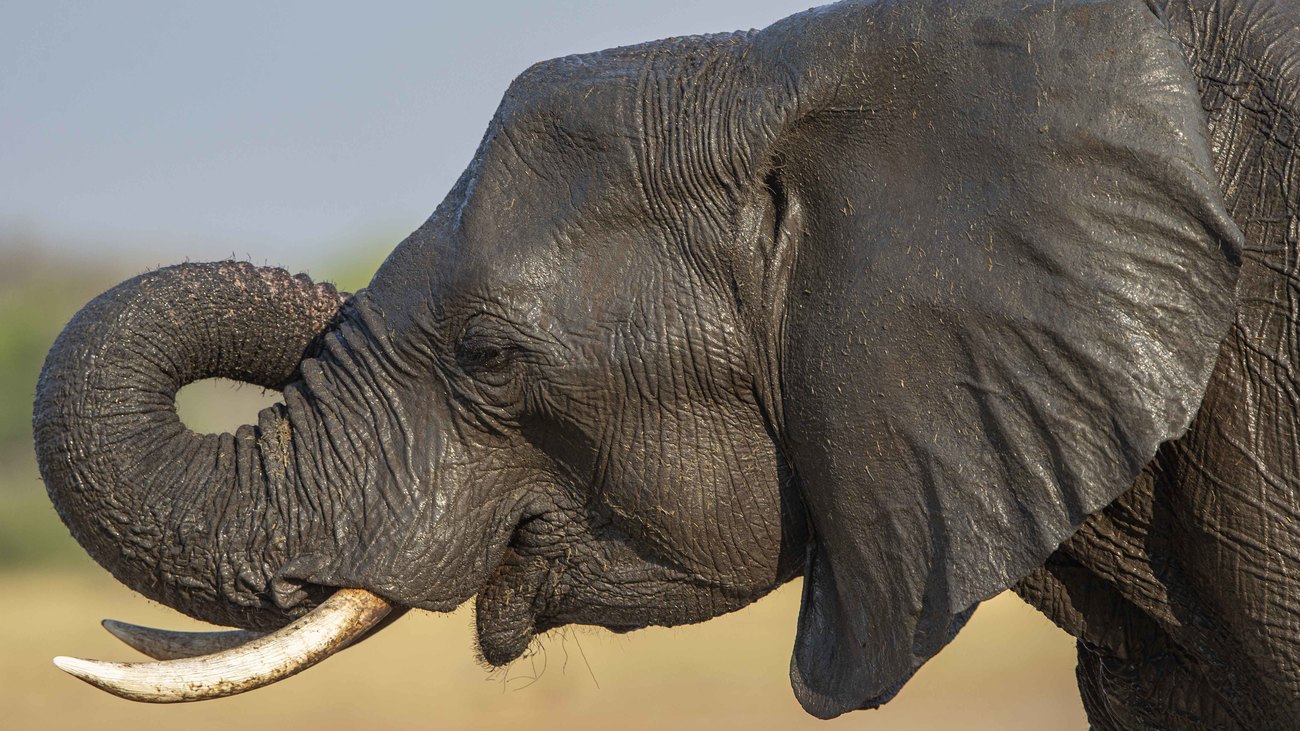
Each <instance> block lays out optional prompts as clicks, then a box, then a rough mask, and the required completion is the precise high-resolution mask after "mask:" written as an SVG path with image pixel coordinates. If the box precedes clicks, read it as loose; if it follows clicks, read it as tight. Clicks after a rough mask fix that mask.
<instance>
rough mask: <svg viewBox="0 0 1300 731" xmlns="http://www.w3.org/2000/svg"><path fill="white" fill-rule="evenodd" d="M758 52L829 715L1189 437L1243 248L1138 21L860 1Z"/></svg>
mask: <svg viewBox="0 0 1300 731" xmlns="http://www.w3.org/2000/svg"><path fill="white" fill-rule="evenodd" d="M753 44H754V45H753V47H752V48H751V49H750V53H751V54H753V55H754V58H756V59H758V61H757V63H760V64H764V65H766V67H767V68H768V71H769V73H772V74H773V78H779V79H781V82H780V83H778V84H775V85H774V88H779V89H781V90H783V91H782V93H784V94H785V95H786V96H785V98H786V99H787V100H789V102H788V104H787V105H786V107H785V108H784V109H783V110H782V113H783V114H784V117H782V119H783V121H781V122H779V123H775V124H773V125H772V131H771V135H772V138H771V144H770V146H769V147H770V150H771V152H772V154H773V157H774V160H775V162H774V165H773V168H772V170H773V173H772V175H773V176H775V177H776V178H777V180H778V181H779V185H771V187H772V188H773V190H775V191H777V195H778V197H779V198H780V199H781V200H780V201H778V203H780V205H778V206H777V209H778V210H779V211H783V212H784V213H783V215H784V217H785V219H784V221H783V222H782V223H781V225H780V227H779V228H780V230H781V231H784V232H785V233H783V234H782V236H784V237H786V238H787V239H789V241H790V246H789V248H790V250H791V251H792V252H793V257H792V258H793V264H791V270H790V273H789V280H788V282H789V285H788V286H789V288H788V294H787V297H786V300H785V308H786V309H785V313H784V323H785V328H784V336H783V338H784V340H783V348H784V351H783V354H782V384H783V393H784V404H783V410H784V424H785V429H786V438H787V443H788V449H789V458H790V461H791V463H792V466H793V470H794V473H795V476H796V478H797V484H798V485H799V486H800V489H801V490H802V491H803V496H804V501H805V503H806V505H807V509H808V512H809V515H810V521H811V527H812V531H813V535H814V540H813V543H812V547H811V548H810V550H809V556H808V563H807V567H806V574H805V589H804V597H803V606H802V610H801V614H800V618H799V628H798V637H797V640H796V646H795V651H794V657H793V660H792V663H791V678H792V682H793V684H794V687H795V691H796V693H797V694H798V696H799V699H800V701H801V702H802V703H803V705H804V707H805V708H807V709H808V710H809V711H810V712H811V713H813V714H815V715H818V716H822V717H832V716H835V715H838V714H840V713H843V712H845V711H847V710H851V709H855V708H864V707H874V706H877V705H879V704H881V703H884V702H885V701H887V700H888V699H889V698H890V697H891V696H892V695H893V694H894V693H895V692H896V691H897V689H898V688H900V687H901V685H902V683H904V682H905V681H906V680H907V678H909V677H910V676H911V674H912V673H913V672H914V671H915V670H916V669H917V668H918V667H919V666H920V665H921V664H922V663H923V662H925V661H926V660H927V659H929V658H930V657H931V656H933V655H934V654H935V653H937V652H938V651H939V650H940V649H942V648H943V646H944V645H945V644H947V643H948V641H949V640H950V639H951V638H952V636H953V635H954V634H955V633H956V631H957V629H959V628H960V625H961V623H962V622H963V621H964V619H965V617H966V616H968V615H969V611H970V610H971V609H973V607H974V606H975V605H976V604H977V603H978V602H980V601H982V600H984V599H987V598H989V597H991V596H993V595H995V594H997V593H998V592H1000V591H1002V590H1003V589H1005V588H1006V587H1008V586H1009V585H1010V584H1011V583H1013V582H1014V581H1016V580H1017V579H1018V578H1019V577H1021V576H1023V575H1025V574H1026V573H1028V572H1029V571H1030V570H1032V569H1033V568H1034V567H1035V566H1037V565H1039V564H1040V563H1042V562H1043V561H1044V560H1045V559H1046V557H1047V556H1048V554H1050V553H1051V552H1052V550H1053V549H1055V548H1056V547H1057V545H1058V544H1060V543H1061V542H1062V541H1063V540H1064V539H1066V538H1067V537H1068V536H1069V535H1070V534H1071V533H1072V532H1073V531H1074V530H1075V529H1076V528H1077V527H1078V526H1079V525H1080V524H1081V523H1082V522H1083V520H1084V518H1085V516H1087V515H1088V514H1089V513H1091V512H1093V511H1095V510H1098V509H1100V508H1101V507H1103V506H1105V505H1106V504H1107V503H1109V502H1111V501H1112V500H1113V499H1114V498H1115V497H1116V496H1118V495H1119V494H1120V493H1122V492H1124V491H1125V490H1126V489H1127V488H1128V487H1129V486H1130V484H1131V483H1132V482H1133V480H1134V478H1135V476H1136V475H1137V474H1138V472H1139V470H1140V469H1141V468H1142V467H1143V465H1144V464H1145V463H1146V462H1147V461H1148V460H1150V459H1151V457H1152V456H1153V455H1154V453H1155V450H1156V447H1157V445H1159V444H1160V443H1161V442H1163V441H1166V440H1169V439H1172V438H1174V437H1176V436H1178V435H1179V434H1180V433H1182V432H1183V431H1184V430H1185V429H1186V427H1187V425H1188V423H1189V421H1190V419H1191V417H1192V416H1193V414H1194V412H1195V411H1196V409H1197V406H1198V403H1199V401H1200V399H1201V397H1202V394H1203V392H1204V389H1205V386H1206V382H1207V380H1208V378H1209V374H1210V371H1211V368H1212V366H1213V364H1214V362H1215V357H1216V353H1217V350H1218V343H1219V341H1220V339H1221V338H1222V337H1223V336H1224V334H1225V333H1226V330H1227V328H1228V326H1229V323H1230V321H1231V320H1232V317H1233V311H1234V288H1235V280H1236V271H1237V265H1238V257H1239V251H1240V246H1241V241H1240V237H1241V234H1240V232H1239V230H1238V229H1237V228H1236V227H1235V225H1234V224H1233V222H1232V220H1231V219H1230V218H1229V216H1228V214H1227V212H1226V211H1225V209H1224V205H1223V202H1222V200H1221V196H1220V194H1219V191H1218V188H1217V185H1216V182H1215V180H1216V177H1215V174H1214V170H1213V167H1212V164H1211V158H1210V153H1209V150H1208V146H1207V143H1206V130H1205V128H1204V127H1205V125H1204V122H1203V118H1202V113H1201V110H1200V106H1199V104H1198V96H1197V93H1196V86H1195V83H1194V81H1193V79H1192V77H1191V76H1190V74H1189V72H1188V71H1187V69H1186V67H1185V66H1184V64H1183V61H1182V58H1181V56H1180V55H1179V53H1178V50H1177V48H1176V47H1175V46H1174V44H1173V42H1172V41H1171V40H1170V38H1169V36H1168V35H1167V34H1166V32H1165V31H1164V29H1163V26H1162V24H1161V21H1160V19H1159V18H1158V17H1157V16H1156V15H1154V14H1153V11H1151V10H1150V9H1149V8H1148V6H1147V5H1146V4H1144V3H1142V2H1140V1H1130V0H1114V1H1110V0H1102V1H1100V2H1077V1H1071V0H1044V1H1043V2H1037V1H1036V0H1028V1H1027V0H1014V1H1013V2H1002V1H1001V0H974V1H973V2H963V3H955V2H947V1H944V0H934V1H921V2H880V3H874V4H868V3H843V4H840V5H836V6H830V7H828V8H825V9H820V10H814V11H810V12H809V13H805V14H803V15H799V16H794V17H793V18H790V19H787V20H786V21H783V22H782V23H780V24H778V25H775V26H772V27H771V28H768V29H767V30H765V31H762V32H761V33H759V34H758V35H756V36H755V37H754V38H753ZM751 61H752V59H751ZM778 106H779V105H778Z"/></svg>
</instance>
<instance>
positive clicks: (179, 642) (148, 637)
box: [102, 619, 267, 660]
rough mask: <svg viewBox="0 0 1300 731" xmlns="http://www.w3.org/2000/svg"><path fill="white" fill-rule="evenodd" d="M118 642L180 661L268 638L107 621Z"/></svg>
mask: <svg viewBox="0 0 1300 731" xmlns="http://www.w3.org/2000/svg"><path fill="white" fill-rule="evenodd" d="M102 624H103V625H104V629H106V630H108V631H109V633H110V634H112V635H113V636H114V637H116V638H117V639H119V640H121V641H123V642H125V643H126V644H127V645H130V646H131V647H132V648H134V649H136V650H139V651H140V652H143V653H144V654H146V655H148V656H149V657H152V658H153V659H155V660H179V659H181V658H185V657H197V656H199V655H211V654H213V653H217V652H225V651H226V650H233V649H234V648H236V647H239V646H240V645H244V644H247V643H249V642H252V641H253V640H256V639H259V638H261V637H265V636H266V634H267V633H265V632H253V631H251V630H246V629H235V630H226V631H221V632H176V631H173V630H166V629H155V628H153V627H142V626H140V625H138V624H130V623H129V622H119V621H117V620H115V619H106V620H104V621H103V622H102Z"/></svg>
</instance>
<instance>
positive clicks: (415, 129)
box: [0, 0, 1086, 730]
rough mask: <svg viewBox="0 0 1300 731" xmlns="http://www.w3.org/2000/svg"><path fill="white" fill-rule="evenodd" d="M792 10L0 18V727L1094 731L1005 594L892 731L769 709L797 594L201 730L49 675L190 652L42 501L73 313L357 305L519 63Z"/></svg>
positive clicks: (324, 9)
mask: <svg viewBox="0 0 1300 731" xmlns="http://www.w3.org/2000/svg"><path fill="white" fill-rule="evenodd" d="M809 3H810V0H799V1H795V0H709V1H705V2H689V1H688V0H662V1H660V2H655V3H645V2H641V3H619V2H604V3H598V2H579V1H576V0H569V1H565V0H557V1H555V2H533V3H525V2H522V1H521V0H507V1H505V2H498V3H491V4H487V3H463V4H442V3H417V2H393V3H383V2H375V3H368V4H367V5H366V6H365V9H364V11H362V10H360V9H358V8H359V7H360V6H353V7H351V8H348V7H343V6H336V5H335V4H332V3H320V2H316V3H306V2H284V3H277V4H275V6H274V7H273V8H268V7H266V6H265V5H264V4H260V3H247V2H229V3H222V4H217V5H212V4H204V5H202V6H200V5H198V4H195V5H192V6H191V5H185V4H176V3H167V2H123V3H115V4H111V5H110V4H102V5H95V4H89V3H75V2H62V1H60V0H47V1H44V2H36V1H35V0H32V1H31V2H27V3H22V2H18V3H8V2H0V171H3V174H0V585H2V586H3V587H4V590H3V595H4V598H5V601H4V602H0V713H2V714H3V716H0V728H13V729H28V728H32V729H35V728H52V729H62V728H83V727H86V728H89V727H94V728H100V729H106V730H107V729H133V730H135V729H141V728H150V727H154V728H187V729H196V730H197V729H228V728H232V727H235V726H238V727H239V728H243V729H271V728H274V729H351V728H378V729H388V728H391V729H467V728H482V729H491V728H507V727H514V726H519V725H526V726H528V727H530V728H543V729H545V728H569V729H596V728H626V729H658V728H681V729H696V728H714V729H716V728H727V729H730V728H736V729H790V728H871V729H942V728H964V729H1081V728H1085V727H1086V722H1085V721H1084V718H1083V711H1082V707H1081V705H1080V702H1079V700H1078V696H1077V691H1076V690H1075V685H1074V672H1073V668H1074V649H1073V642H1072V641H1071V640H1070V639H1069V638H1068V637H1066V636H1065V635H1064V634H1063V633H1060V632H1059V631H1057V630H1055V629H1054V628H1053V627H1052V626H1051V625H1050V624H1048V623H1047V622H1046V621H1045V620H1044V619H1043V618H1042V617H1041V616H1039V615H1037V614H1036V613H1035V612H1033V611H1032V610H1031V609H1029V608H1028V607H1027V606H1025V605H1024V604H1023V603H1021V602H1020V601H1019V600H1018V599H1016V598H1014V597H1012V596H1010V595H1004V596H1001V597H998V598H996V599H994V600H993V601H991V602H987V603H986V604H985V605H984V606H983V607H981V608H980V610H979V611H977V612H976V615H975V618H974V619H973V620H972V622H971V623H970V625H969V626H968V627H967V628H966V629H965V630H964V631H963V632H962V633H961V635H960V636H959V637H958V638H957V640H956V641H955V642H953V644H952V645H951V646H950V647H949V648H948V649H946V650H945V651H944V652H943V653H942V654H940V656H939V657H938V658H936V659H935V660H934V661H932V662H931V663H929V664H928V665H927V666H926V667H924V668H923V669H922V670H921V672H920V673H919V674H918V675H917V676H916V677H915V678H914V679H913V680H912V682H911V683H909V684H908V686H907V687H906V688H905V689H904V690H903V692H902V693H901V694H900V695H899V697H898V698H897V699H896V700H894V701H893V702H891V703H890V704H889V705H887V706H886V707H885V708H884V709H882V710H880V711H874V712H863V713H856V714H850V715H848V716H846V717H843V718H841V719H838V720H835V721H831V722H820V721H817V720H815V719H813V718H811V717H809V716H807V715H806V714H804V713H803V711H802V710H800V708H799V706H798V704H797V703H796V702H795V700H794V696H793V694H792V693H791V691H790V689H789V684H788V680H787V667H788V662H789V653H790V648H791V645H792V642H793V638H794V618H795V615H796V613H797V610H798V602H799V596H798V595H799V586H798V582H795V583H794V584H792V585H790V586H787V587H785V588H784V589H782V590H780V591H778V592H777V593H776V594H774V595H773V596H771V597H768V598H767V599H764V600H763V601H760V602H758V603H757V604H755V605H753V606H752V607H750V608H747V609H745V610H743V611H741V612H738V613H736V614H734V615H730V616H727V617H723V618H720V619H716V620H713V621H711V622H708V623H705V624H703V625H699V626H694V627H686V628H676V629H650V630H644V631H640V632H636V633H632V634H630V635H623V636H615V635H612V634H610V633H607V632H604V631H602V630H598V629H592V628H568V629H566V630H562V631H557V632H553V633H551V634H549V635H547V636H545V637H543V638H542V639H541V640H540V641H539V642H538V643H537V645H536V646H535V647H534V649H533V652H532V653H531V654H530V655H529V656H528V657H525V658H524V659H522V660H520V661H518V662H516V663H515V664H513V665H511V666H510V667H508V668H505V669H499V670H489V669H487V668H485V667H483V666H482V665H481V664H480V663H479V662H478V661H477V660H476V659H475V653H474V647H473V638H472V632H471V625H472V621H473V618H472V615H471V613H470V612H469V611H468V608H462V609H461V610H460V611H457V612H455V613H453V614H451V615H441V616H434V615H428V614H412V615H408V616H407V617H406V618H404V619H403V620H402V621H401V622H398V623H397V624H395V625H394V626H393V627H391V628H390V629H389V630H387V631H385V632H384V633H382V634H380V635H379V636H377V637H375V638H374V639H372V640H370V641H367V642H365V643H364V644H362V645H360V646H358V647H355V648H352V649H350V650H348V651H346V652H345V653H344V654H342V655H341V656H340V657H338V658H335V659H333V660H331V661H329V662H326V663H324V664H323V665H321V666H319V667H316V668H313V669H311V670H309V671H307V672H306V673H303V674H302V675H299V676H297V677H294V678H291V679H289V680H287V681H285V682H283V683H281V684H279V685H277V686H275V687H273V688H270V689H265V690H262V691H258V692H254V693H251V694H248V695H245V696H241V697H237V698H231V699H226V700H221V701H212V702H207V703H202V704H194V705H183V706H166V707H149V706H142V705H138V704H133V703H129V702H127V701H121V700H118V699H115V698H112V697H110V696H107V695H105V694H103V693H100V692H99V691H96V690H94V689H92V688H90V687H89V686H86V685H83V684H81V683H80V682H78V681H76V680H74V679H72V678H70V677H67V676H65V675H63V674H62V673H60V672H59V671H58V670H56V669H55V668H54V667H53V666H52V665H51V664H50V658H51V657H52V656H53V655H58V654H75V655H82V656H88V657H99V658H112V659H138V658H139V656H138V655H136V654H135V653H133V652H132V651H131V650H129V649H128V648H126V647H125V646H123V645H120V644H119V643H117V642H116V641H115V640H114V639H113V638H112V637H110V636H109V635H108V634H107V633H105V632H104V631H103V630H101V629H100V627H99V624H98V623H99V620H100V619H101V618H103V617H113V618H117V619H123V620H127V621H132V622H138V623H142V624H150V625H155V626H163V627H174V628H194V627H197V626H198V625H197V623H195V622H193V621H191V620H189V619H187V618H185V617H182V616H180V615H178V614H176V613H175V612H172V611H170V610H168V609H166V608H164V607H161V606H158V605H155V604H153V603H151V602H148V601H146V600H145V599H143V598H141V597H139V596H137V595H134V594H133V593H132V592H130V591H128V590H127V589H126V588H124V587H122V586H121V585H119V584H117V583H116V582H115V581H114V580H113V579H112V578H111V577H110V576H109V575H108V574H107V573H106V572H105V571H103V570H102V569H100V568H99V567H98V566H96V565H94V564H93V563H92V562H91V561H90V559H89V558H88V557H86V556H85V554H84V553H83V552H82V551H81V549H80V548H79V547H78V546H77V545H76V544H75V542H74V541H73V540H72V539H71V538H70V537H69V536H68V533H67V531H66V530H65V529H64V527H63V525H62V524H61V523H60V521H59V519H58V516H57V515H56V514H55V512H54V510H53V508H52V507H51V506H50V505H49V502H48V500H47V498H46V496H45V492H44V488H43V486H42V485H41V482H40V479H39V476H38V474H37V470H36V466H35V459H34V456H33V454H32V446H31V426H30V420H31V402H32V397H33V392H34V385H35V382H36V377H37V373H38V372H39V369H40V365H41V362H42V360H43V358H44V356H45V352H46V351H47V350H48V348H49V346H50V344H51V343H52V342H53V340H54V338H55V336H56V335H57V334H58V332H59V330H60V329H61V328H62V326H63V325H64V324H65V323H66V322H67V320H68V319H69V318H70V317H71V316H72V314H73V313H74V312H75V311H76V310H77V309H78V308H79V307H80V306H81V305H83V304H84V303H85V302H86V301H88V300H89V299H91V298H92V297H94V296H95V295H96V294H98V293H99V292H101V291H103V290H104V289H106V288H108V287H110V286H112V285H114V284H116V283H117V282H119V281H121V280H123V279H125V278H128V277H130V276H133V275H135V274H138V273H140V272H142V271H145V270H147V269H149V268H153V267H157V266H162V265H166V264H170V263H175V262H178V261H183V260H195V261H198V260H212V259H220V258H226V257H230V256H234V257H237V258H243V259H247V260H251V261H253V262H255V263H258V264H274V265H282V266H285V267H286V268H289V269H291V270H293V271H306V272H308V273H309V274H311V275H312V276H313V277H316V278H320V279H329V280H332V281H334V282H336V283H338V284H339V285H340V286H341V287H343V288H346V289H352V290H355V289H356V288H359V287H362V286H365V283H366V282H367V281H368V279H369V277H370V274H371V273H372V272H373V271H374V269H375V267H376V266H378V264H379V263H380V262H381V261H382V259H383V258H384V256H386V254H387V253H388V251H390V250H391V249H392V247H393V246H394V245H395V244H396V243H397V242H398V241H399V240H400V239H401V238H402V236H403V235H404V234H405V232H407V231H410V230H412V229H414V228H415V227H417V226H418V225H419V224H420V223H421V221H422V220H423V218H424V217H425V216H427V215H428V214H429V213H430V212H431V211H432V210H433V208H434V206H435V205H436V204H437V203H438V201H439V200H441V198H442V196H443V194H444V193H445V191H446V190H447V189H449V188H450V187H451V184H452V182H453V181H454V179H455V177H456V176H457V175H458V174H459V172H460V170H461V169H462V168H463V167H464V165H465V163H466V162H467V161H468V160H469V158H470V156H471V155H472V153H473V150H474V148H475V146H476V145H477V143H478V138H479V136H480V135H481V133H482V130H483V128H484V126H485V125H486V123H487V120H488V118H489V117H490V116H491V113H492V110H493V108H494V107H495V105H496V103H497V101H498V100H499V98H500V95H501V93H502V92H503V91H504V90H505V88H506V86H507V84H508V83H509V81H510V79H511V78H512V77H513V76H514V75H515V74H516V73H518V72H519V71H520V70H522V69H524V68H525V67H527V66H528V65H529V64H530V63H532V62H534V61H537V60H541V59H544V58H549V57H554V56H559V55H564V54H567V53H573V52H582V51H590V50H598V49H601V48H607V47H612V46H617V45H624V44H628V43H634V42H639V41H644V40H651V39H654V38H660V37H666V36H670V35H681V34H689V33H699V32H712V31H723V30H733V29H737V28H748V27H761V26H763V25H766V24H768V23H770V22H772V21H773V20H776V19H778V18H780V17H783V16H785V15H788V14H791V13H794V12H798V11H800V10H803V9H804V8H805V7H806V6H807V5H808V4H809ZM274 399H275V394H267V393H264V392H262V391H261V390H260V389H256V388H253V387H239V386H236V385H234V384H230V383H225V382H202V383H199V384H194V385H193V386H190V387H188V388H186V389H185V390H184V391H183V392H182V394H181V398H180V403H179V405H178V408H179V410H180V412H181V415H182V418H183V419H184V420H185V421H186V423H187V424H188V425H189V426H190V427H191V428H193V429H195V430H198V431H224V430H229V429H233V428H234V427H235V426H236V425H238V424H242V423H245V422H247V421H251V420H252V418H253V415H254V414H255V413H256V411H257V409H259V408H260V407H261V406H264V405H265V404H267V403H270V402H271V401H273V400H274Z"/></svg>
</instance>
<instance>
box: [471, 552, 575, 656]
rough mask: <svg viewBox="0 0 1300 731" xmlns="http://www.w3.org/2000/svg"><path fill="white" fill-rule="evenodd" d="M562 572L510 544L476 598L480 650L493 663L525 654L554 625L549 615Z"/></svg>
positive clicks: (544, 560) (547, 562) (540, 558)
mask: <svg viewBox="0 0 1300 731" xmlns="http://www.w3.org/2000/svg"><path fill="white" fill-rule="evenodd" d="M558 578H559V573H558V572H557V571H555V570H554V568H553V565H552V564H551V563H550V562H549V561H547V560H546V559H544V558H542V557H540V556H528V555H526V554H525V553H523V552H522V551H520V550H519V549H518V548H517V547H514V546H512V547H510V548H508V549H507V551H506V556H505V558H504V560H503V561H502V562H501V565H500V566H498V567H497V570H496V571H495V572H493V574H492V575H491V576H490V577H489V578H488V581H487V584H486V585H485V586H484V587H483V589H482V590H481V591H479V593H478V597H477V599H476V601H475V624H476V628H477V631H478V650H479V653H480V655H482V657H483V659H484V660H486V661H487V662H488V663H489V664H491V665H495V666H499V665H505V664H506V663H509V662H511V661H512V660H515V659H517V658H518V657H520V656H521V655H523V654H524V653H525V652H526V651H527V650H528V646H529V645H530V644H531V643H532V641H533V637H535V636H536V635H537V634H539V633H541V632H545V631H546V630H548V629H551V628H552V626H554V625H551V624H550V623H549V622H548V621H547V619H546V617H547V616H548V614H549V613H548V609H549V605H550V604H551V599H552V598H553V597H554V595H555V591H556V589H557V586H558Z"/></svg>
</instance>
